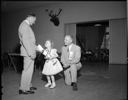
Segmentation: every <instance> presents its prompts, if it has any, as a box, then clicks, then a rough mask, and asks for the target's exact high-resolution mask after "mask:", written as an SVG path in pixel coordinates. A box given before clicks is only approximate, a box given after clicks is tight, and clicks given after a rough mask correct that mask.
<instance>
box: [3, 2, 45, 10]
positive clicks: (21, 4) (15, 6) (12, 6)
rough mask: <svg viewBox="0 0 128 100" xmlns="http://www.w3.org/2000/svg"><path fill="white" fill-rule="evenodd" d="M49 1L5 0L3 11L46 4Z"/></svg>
mask: <svg viewBox="0 0 128 100" xmlns="http://www.w3.org/2000/svg"><path fill="white" fill-rule="evenodd" d="M46 3H47V2H37V1H36V2H35V1H31V2H30V1H20V2H19V1H18V2H17V1H11V2H10V1H6V2H5V1H4V2H2V3H1V9H2V12H8V11H16V10H20V9H24V8H30V7H36V6H43V5H46Z"/></svg>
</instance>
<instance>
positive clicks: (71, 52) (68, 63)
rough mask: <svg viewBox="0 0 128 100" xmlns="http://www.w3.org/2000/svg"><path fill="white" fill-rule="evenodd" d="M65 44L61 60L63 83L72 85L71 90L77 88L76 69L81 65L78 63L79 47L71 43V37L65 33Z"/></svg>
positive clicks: (79, 56)
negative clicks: (63, 69)
mask: <svg viewBox="0 0 128 100" xmlns="http://www.w3.org/2000/svg"><path fill="white" fill-rule="evenodd" d="M64 43H65V45H66V46H63V47H62V53H61V62H62V64H63V67H64V68H65V71H64V76H65V83H66V84H67V85H71V86H73V90H74V91H76V90H78V88H77V71H78V70H79V69H80V68H81V67H82V66H81V63H80V58H81V48H80V47H79V46H77V45H75V44H73V38H72V37H71V36H70V35H66V36H65V39H64Z"/></svg>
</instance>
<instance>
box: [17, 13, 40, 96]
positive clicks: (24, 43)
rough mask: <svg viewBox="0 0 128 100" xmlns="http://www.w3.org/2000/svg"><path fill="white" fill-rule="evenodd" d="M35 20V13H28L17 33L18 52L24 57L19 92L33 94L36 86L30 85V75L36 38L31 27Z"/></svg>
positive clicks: (34, 54)
mask: <svg viewBox="0 0 128 100" xmlns="http://www.w3.org/2000/svg"><path fill="white" fill-rule="evenodd" d="M35 21H36V15H35V14H30V15H28V16H27V17H26V19H25V20H24V21H23V22H22V23H21V24H20V26H19V29H18V35H19V39H20V44H21V47H20V52H21V56H23V58H24V65H23V71H22V75H21V83H20V88H19V94H33V93H34V91H33V90H36V89H37V88H36V87H32V83H31V80H32V75H33V70H34V60H35V58H36V47H37V46H36V39H35V35H34V32H33V30H32V28H31V25H33V24H34V23H35Z"/></svg>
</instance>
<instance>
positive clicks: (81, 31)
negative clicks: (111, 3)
mask: <svg viewBox="0 0 128 100" xmlns="http://www.w3.org/2000/svg"><path fill="white" fill-rule="evenodd" d="M108 28H109V21H98V22H86V23H77V24H76V44H77V45H79V46H80V47H81V52H82V57H81V62H83V63H84V62H106V63H108V62H109V47H108V45H107V44H108V43H107V42H108V40H107V38H108V36H109V31H108Z"/></svg>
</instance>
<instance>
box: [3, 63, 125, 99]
mask: <svg viewBox="0 0 128 100" xmlns="http://www.w3.org/2000/svg"><path fill="white" fill-rule="evenodd" d="M40 72H41V71H40V70H39V69H36V70H35V72H34V75H33V85H34V86H36V87H37V91H36V92H35V94H29V95H19V94H18V90H19V84H20V78H21V74H20V73H16V72H15V71H14V69H13V68H12V69H8V68H4V71H3V73H2V86H3V88H2V92H3V95H2V100H127V99H126V97H127V65H108V64H104V63H85V64H83V68H82V69H81V76H80V77H78V91H73V90H72V87H71V86H66V85H65V84H64V80H63V78H60V79H58V80H56V84H57V86H56V88H55V89H49V88H45V87H44V85H45V84H46V82H45V81H43V80H42V79H41V73H40Z"/></svg>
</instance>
